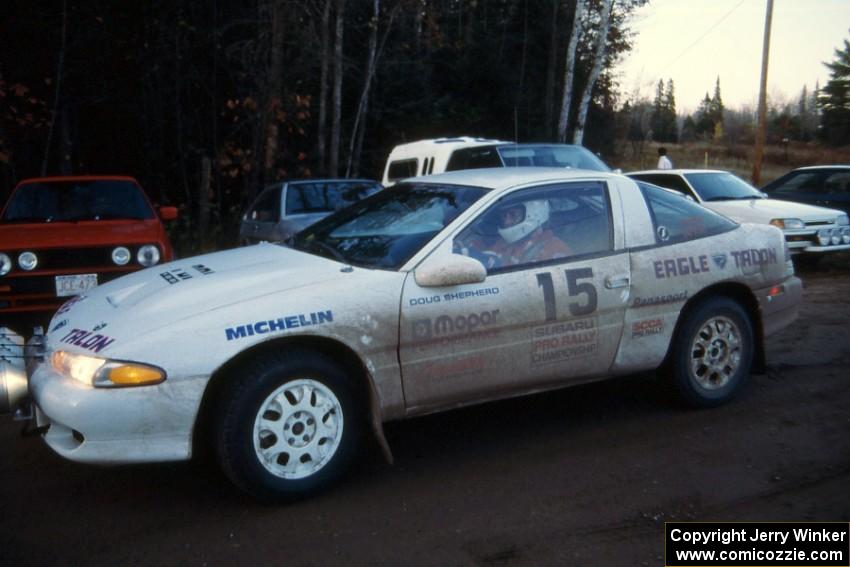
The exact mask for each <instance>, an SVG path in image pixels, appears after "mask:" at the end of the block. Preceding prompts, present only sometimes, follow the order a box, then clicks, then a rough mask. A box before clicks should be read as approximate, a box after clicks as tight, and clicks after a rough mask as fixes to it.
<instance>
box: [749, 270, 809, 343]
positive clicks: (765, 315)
mask: <svg viewBox="0 0 850 567" xmlns="http://www.w3.org/2000/svg"><path fill="white" fill-rule="evenodd" d="M777 291H779V293H777ZM755 294H756V297H757V298H758V302H759V307H760V308H761V316H762V329H763V330H764V336H765V337H767V336H770V335H772V334H774V333H776V332H778V331H781V330H782V329H784V328H785V327H787V326H789V325H790V324H791V323H793V322H794V321H795V320H796V319H797V317H798V315H799V311H800V303H801V302H802V300H803V282H802V281H801V280H800V278H798V277H796V276H791V277H789V278H788V279H786V280H785V281H784V282H782V283H781V284H778V285H775V286H770V287H767V288H762V289H758V290H755Z"/></svg>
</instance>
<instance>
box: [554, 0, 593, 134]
mask: <svg viewBox="0 0 850 567" xmlns="http://www.w3.org/2000/svg"><path fill="white" fill-rule="evenodd" d="M586 1H587V0H577V1H576V7H575V8H576V9H575V15H574V16H573V28H572V30H571V31H570V42H569V44H568V45H567V57H566V61H565V62H564V95H563V97H562V98H561V116H560V118H559V119H558V141H559V142H566V141H567V124H568V122H569V119H570V107H571V106H572V98H573V78H574V77H575V67H576V47H577V46H578V36H579V34H580V33H581V18H582V16H583V15H584V10H585V2H586Z"/></svg>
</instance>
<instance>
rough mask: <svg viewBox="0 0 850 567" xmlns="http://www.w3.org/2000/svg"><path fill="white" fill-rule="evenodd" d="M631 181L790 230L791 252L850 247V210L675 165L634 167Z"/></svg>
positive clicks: (787, 232)
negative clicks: (783, 196)
mask: <svg viewBox="0 0 850 567" xmlns="http://www.w3.org/2000/svg"><path fill="white" fill-rule="evenodd" d="M627 175H628V176H629V177H631V178H632V179H638V180H641V181H646V182H648V183H653V184H655V185H659V186H661V187H666V188H668V189H674V190H676V191H679V192H681V193H683V194H685V195H687V196H689V197H691V198H693V199H694V200H695V201H697V202H698V203H700V204H702V205H704V206H706V207H708V208H709V209H711V210H713V211H717V212H718V213H722V214H724V215H726V216H727V217H729V218H731V219H734V220H736V221H738V222H753V223H763V224H771V225H773V226H775V227H777V228H780V229H782V230H783V232H784V233H785V239H786V241H787V242H788V249H789V251H790V252H791V253H792V254H801V253H805V254H806V255H810V254H811V255H815V254H822V253H826V252H838V251H840V250H850V223H848V219H847V213H844V212H842V211H838V210H835V209H827V208H824V207H815V206H812V205H805V204H801V203H792V202H790V201H784V200H780V199H771V198H768V197H767V196H766V195H765V194H764V193H762V192H761V191H759V190H758V189H756V188H755V187H753V186H752V185H750V184H749V183H747V182H746V181H744V180H742V179H741V178H740V177H737V176H736V175H733V174H732V173H729V172H728V171H717V170H708V169H673V170H663V171H662V170H652V171H635V172H632V173H628V174H627Z"/></svg>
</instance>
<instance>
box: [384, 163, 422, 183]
mask: <svg viewBox="0 0 850 567" xmlns="http://www.w3.org/2000/svg"><path fill="white" fill-rule="evenodd" d="M417 164H418V162H417V160H416V159H402V160H397V161H392V162H390V167H389V169H388V170H387V179H388V180H389V181H398V180H399V179H406V178H408V177H415V176H416V169H417V168H416V166H417Z"/></svg>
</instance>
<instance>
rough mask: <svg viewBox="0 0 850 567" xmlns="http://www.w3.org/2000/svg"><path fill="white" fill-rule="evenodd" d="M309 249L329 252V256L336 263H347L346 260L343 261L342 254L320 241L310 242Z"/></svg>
mask: <svg viewBox="0 0 850 567" xmlns="http://www.w3.org/2000/svg"><path fill="white" fill-rule="evenodd" d="M310 247H311V248H314V247H318V248H319V249H320V250H324V251H326V252H330V253H331V256H333V258H334V260H338V261H340V262H342V263H343V264H347V263H348V260H346V259H345V256H343V255H342V253H341V252H340V251H339V250H337V249H336V248H334V247H333V246H331V245H330V244H328V243H326V242H322V241H321V240H313V241H312V242H310ZM323 256H324V254H323ZM326 257H327V256H326Z"/></svg>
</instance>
